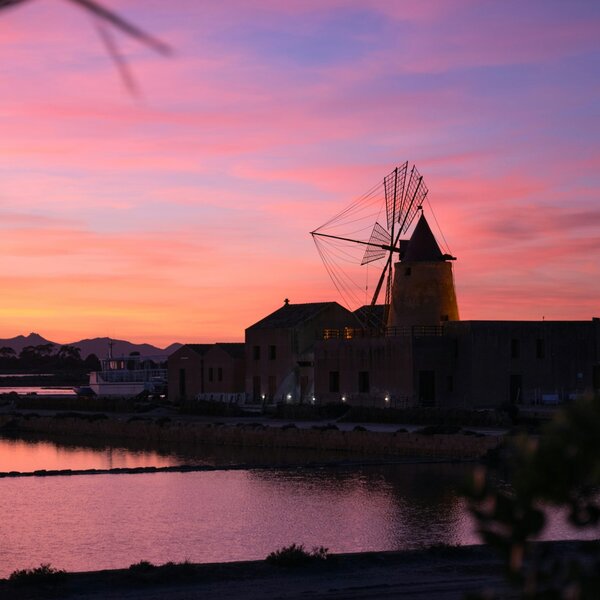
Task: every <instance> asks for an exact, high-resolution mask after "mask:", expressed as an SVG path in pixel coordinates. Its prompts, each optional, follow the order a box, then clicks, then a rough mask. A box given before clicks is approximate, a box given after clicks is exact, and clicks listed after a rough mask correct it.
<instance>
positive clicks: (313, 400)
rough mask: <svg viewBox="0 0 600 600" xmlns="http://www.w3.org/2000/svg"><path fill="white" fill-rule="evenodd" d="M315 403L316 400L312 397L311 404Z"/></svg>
mask: <svg viewBox="0 0 600 600" xmlns="http://www.w3.org/2000/svg"><path fill="white" fill-rule="evenodd" d="M316 401H317V399H316V398H315V397H314V396H313V397H312V403H313V404H314V403H315V402H316Z"/></svg>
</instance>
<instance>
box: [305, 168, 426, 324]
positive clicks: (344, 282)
mask: <svg viewBox="0 0 600 600" xmlns="http://www.w3.org/2000/svg"><path fill="white" fill-rule="evenodd" d="M427 191H428V190H427V186H426V185H425V182H424V181H423V177H422V176H421V175H420V173H419V171H418V170H417V169H416V167H414V166H413V167H412V168H411V169H410V170H409V164H408V161H407V162H405V163H403V164H402V165H400V166H398V167H397V168H395V169H394V170H393V171H392V172H391V173H389V174H388V175H386V176H385V177H384V178H383V179H382V180H380V183H379V184H377V185H375V186H374V187H373V188H371V189H370V190H369V191H368V192H367V193H366V194H364V195H363V196H361V197H359V198H357V199H356V200H355V201H354V202H352V203H351V204H350V205H349V206H348V207H346V208H345V209H344V210H342V211H341V212H340V213H338V214H337V215H335V216H334V217H333V218H331V219H329V220H328V221H327V222H326V223H324V224H323V225H321V226H320V227H318V228H317V229H315V230H314V231H312V232H311V235H312V237H313V240H314V242H315V245H316V247H317V251H318V252H319V255H320V257H321V259H322V261H323V264H324V266H325V268H326V270H327V272H328V274H329V276H330V278H331V280H332V282H333V284H334V286H335V287H336V289H337V290H338V292H339V294H340V296H341V297H342V301H343V302H344V303H345V304H346V306H348V308H349V309H350V310H355V309H356V308H358V307H360V306H363V305H366V304H369V300H368V297H369V280H368V270H365V271H367V272H366V273H365V272H363V273H364V275H366V277H367V282H366V286H365V285H361V284H359V283H358V281H360V279H361V278H362V277H361V276H360V274H359V272H358V271H357V269H358V268H359V267H360V266H364V265H370V264H371V263H376V262H378V261H380V265H381V266H380V267H379V268H380V269H381V271H380V274H379V275H377V277H376V285H375V286H374V291H370V295H371V300H370V304H371V305H375V304H377V300H378V298H379V294H380V292H381V291H382V290H384V294H385V297H386V300H384V310H383V311H380V312H381V313H382V314H383V315H384V317H383V320H384V321H385V314H386V308H385V305H387V304H388V303H389V297H390V294H391V277H392V272H393V268H392V266H393V261H394V256H396V257H398V256H399V254H400V236H401V235H403V234H405V233H406V232H407V231H408V229H409V228H410V226H411V223H412V222H413V220H414V218H415V216H416V215H417V212H418V211H419V209H420V208H421V205H422V203H423V201H424V200H425V198H426V196H427ZM383 212H385V219H384V223H385V224H386V225H387V228H386V227H385V226H384V225H382V224H381V218H383V215H382V214H381V213H383ZM373 223H374V225H373ZM363 246H365V248H363ZM364 275H363V276H364ZM384 284H385V285H384ZM371 312H373V311H371ZM382 325H384V323H382Z"/></svg>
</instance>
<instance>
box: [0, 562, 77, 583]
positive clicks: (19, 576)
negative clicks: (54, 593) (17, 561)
mask: <svg viewBox="0 0 600 600" xmlns="http://www.w3.org/2000/svg"><path fill="white" fill-rule="evenodd" d="M66 576H67V574H66V572H65V571H63V570H61V569H55V568H54V567H53V566H52V565H50V564H41V565H40V566H39V567H36V568H35V569H21V570H18V571H13V572H12V573H11V574H10V576H9V577H8V580H9V581H10V582H11V583H14V584H16V585H31V586H37V585H57V584H60V583H62V582H63V581H64V580H65V578H66Z"/></svg>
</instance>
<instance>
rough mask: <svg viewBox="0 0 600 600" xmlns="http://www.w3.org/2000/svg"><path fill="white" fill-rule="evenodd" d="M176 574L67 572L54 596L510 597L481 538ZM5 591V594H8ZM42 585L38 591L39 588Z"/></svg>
mask: <svg viewBox="0 0 600 600" xmlns="http://www.w3.org/2000/svg"><path fill="white" fill-rule="evenodd" d="M193 570H194V572H193V573H192V574H189V575H187V576H185V577H178V578H177V579H178V581H172V580H171V581H169V580H165V581H160V577H158V571H155V572H154V573H152V572H149V573H142V574H137V575H135V574H132V573H131V572H130V571H125V570H123V571H100V572H97V573H73V574H69V575H68V578H67V581H66V582H65V583H64V584H62V585H61V586H60V588H59V589H56V590H54V591H53V593H52V595H53V597H67V598H69V600H100V599H101V598H111V599H117V598H119V599H123V600H142V599H143V600H159V599H160V600H162V599H163V598H168V599H169V600H187V599H191V598H204V599H210V598H215V599H219V600H234V599H240V598H243V599H248V600H259V599H260V600H263V599H277V598H279V599H282V600H300V599H306V598H311V599H312V598H316V599H323V600H325V599H327V600H334V599H341V598H348V599H359V598H360V599H373V600H375V599H386V598H423V599H425V598H435V599H441V600H450V599H459V598H463V597H464V594H465V593H467V592H476V591H481V590H483V589H488V590H494V591H496V592H501V593H502V592H504V595H503V597H506V598H510V597H512V596H511V595H510V594H509V593H508V590H507V588H506V587H505V584H504V581H503V579H502V576H501V569H500V564H499V562H498V560H497V559H496V557H495V555H494V554H493V553H492V552H491V551H490V550H489V549H487V548H485V547H482V546H471V547H463V548H440V549H430V550H424V551H416V552H377V553H362V554H344V555H337V556H335V557H334V559H333V561H332V562H331V563H329V562H328V563H325V564H321V565H314V566H309V567H295V568H290V567H288V568H284V567H275V566H271V565H268V564H266V563H265V562H264V561H254V562H239V563H224V564H214V565H209V564H207V565H197V566H194V567H193ZM7 592H8V593H9V595H6V594H7ZM49 592H51V590H48V589H45V590H41V589H38V590H37V591H36V590H34V589H31V590H26V589H25V588H22V589H19V590H8V589H6V588H3V587H2V585H1V584H0V597H2V598H4V597H7V598H8V597H10V598H15V600H17V599H21V598H35V597H46V595H45V594H47V593H49ZM39 593H41V595H39Z"/></svg>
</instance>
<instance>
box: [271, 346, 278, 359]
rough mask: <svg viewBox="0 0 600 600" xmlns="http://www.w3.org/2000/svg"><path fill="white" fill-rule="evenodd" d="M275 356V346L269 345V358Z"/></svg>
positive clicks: (274, 357)
mask: <svg viewBox="0 0 600 600" xmlns="http://www.w3.org/2000/svg"><path fill="white" fill-rule="evenodd" d="M276 358H277V346H269V360H275V359H276Z"/></svg>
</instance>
